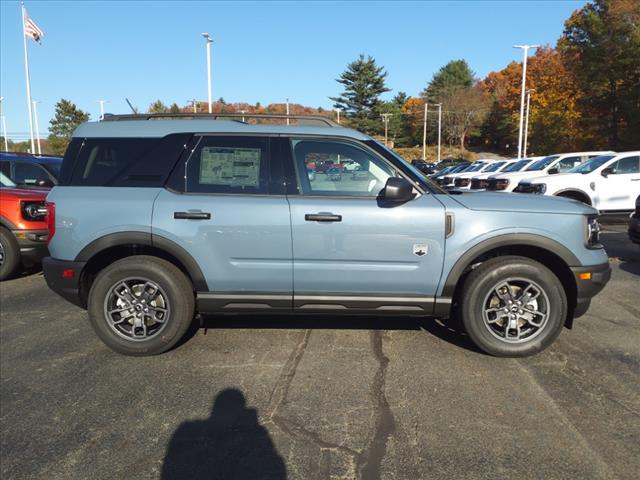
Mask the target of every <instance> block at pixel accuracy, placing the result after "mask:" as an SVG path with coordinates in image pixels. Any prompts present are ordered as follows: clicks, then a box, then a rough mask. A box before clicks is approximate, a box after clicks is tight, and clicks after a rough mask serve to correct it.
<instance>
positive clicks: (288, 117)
mask: <svg viewBox="0 0 640 480" xmlns="http://www.w3.org/2000/svg"><path fill="white" fill-rule="evenodd" d="M287 125H289V99H288V98H287Z"/></svg>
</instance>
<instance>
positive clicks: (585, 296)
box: [571, 262, 611, 318]
mask: <svg viewBox="0 0 640 480" xmlns="http://www.w3.org/2000/svg"><path fill="white" fill-rule="evenodd" d="M571 271H572V272H573V276H574V279H575V281H576V287H577V290H576V293H577V295H576V307H575V310H574V312H573V316H574V317H576V318H577V317H580V316H582V315H584V314H585V313H586V312H587V310H588V309H589V305H590V304H591V299H592V298H593V297H595V296H596V295H597V294H598V293H600V292H601V291H602V289H603V288H604V287H605V285H606V284H607V282H608V281H609V279H610V278H611V266H610V265H609V263H608V262H607V263H602V264H600V265H592V266H588V267H571Z"/></svg>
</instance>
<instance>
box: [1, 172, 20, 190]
mask: <svg viewBox="0 0 640 480" xmlns="http://www.w3.org/2000/svg"><path fill="white" fill-rule="evenodd" d="M15 186H16V184H15V183H13V182H12V181H11V179H10V178H9V177H7V176H6V175H5V174H4V173H2V172H0V187H15Z"/></svg>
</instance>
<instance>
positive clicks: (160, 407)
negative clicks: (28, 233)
mask: <svg viewBox="0 0 640 480" xmlns="http://www.w3.org/2000/svg"><path fill="white" fill-rule="evenodd" d="M624 232H625V227H624V226H623V225H619V226H610V227H607V228H606V230H605V233H604V234H603V238H604V242H605V244H606V246H607V251H608V252H609V255H610V257H611V264H612V267H613V277H612V280H611V282H610V283H609V284H608V286H607V287H606V289H605V290H604V292H602V293H601V294H600V295H599V296H598V297H597V298H596V300H595V301H594V303H593V304H592V307H591V310H590V311H589V313H588V314H587V315H586V316H584V317H582V318H581V319H579V320H577V321H576V325H575V327H574V329H573V330H571V331H569V330H565V331H564V332H563V333H562V335H561V336H560V338H559V339H558V341H557V342H556V343H555V344H554V345H553V346H552V347H550V348H549V349H548V350H547V351H545V352H543V353H542V354H540V355H537V356H535V357H532V358H525V359H518V360H515V359H497V358H492V357H489V356H487V355H484V354H482V353H479V352H478V351H476V350H475V349H474V347H473V346H472V345H471V344H470V342H469V341H468V339H467V338H466V337H465V336H464V335H463V334H461V333H459V332H457V331H456V330H455V329H453V328H451V327H450V326H448V325H446V324H443V323H441V322H438V321H434V320H416V319H411V318H386V319H372V318H349V319H333V318H331V317H281V318H276V317H264V316H263V317H253V318H252V317H244V316H237V317H226V318H210V319H207V321H206V327H207V328H206V329H199V330H195V331H194V332H192V336H191V338H190V339H189V340H188V341H187V342H185V343H184V344H182V345H181V346H179V347H178V348H176V349H174V350H173V351H171V352H169V353H167V354H164V355H161V356H158V357H153V358H130V357H124V356H120V355H117V354H115V353H112V352H111V351H110V350H108V349H107V348H106V347H105V346H103V344H102V343H100V341H99V340H98V339H97V337H96V336H95V335H94V334H93V332H92V330H91V327H90V326H89V323H88V322H87V321H86V314H85V312H84V311H82V310H80V309H78V308H76V307H74V306H72V305H71V304H68V303H66V302H65V301H63V300H62V299H60V298H59V297H57V296H56V295H55V294H54V293H52V292H50V291H49V290H48V289H47V288H46V285H45V282H44V279H43V277H42V275H41V274H40V273H31V274H28V275H25V276H22V277H21V278H18V279H15V280H11V281H8V282H4V283H2V284H1V286H0V302H1V303H0V306H1V314H0V380H1V391H0V395H1V396H0V401H1V405H0V406H1V411H0V462H1V467H0V477H1V478H3V479H14V478H65V479H71V478H92V479H101V478H105V479H106V478H165V479H173V478H226V479H243V478H275V479H280V478H290V479H316V478H317V479H328V478H344V479H351V478H385V479H386V478H389V479H422V478H425V479H427V478H428V479H431V478H433V479H452V478H487V479H494V478H532V479H533V478H536V479H539V478H545V479H553V478H558V479H566V478H629V479H631V478H637V474H638V472H639V471H640V387H639V385H640V303H639V302H638V296H639V295H640V248H639V247H637V246H635V245H633V244H631V243H630V242H629V241H628V239H627V237H626V233H624Z"/></svg>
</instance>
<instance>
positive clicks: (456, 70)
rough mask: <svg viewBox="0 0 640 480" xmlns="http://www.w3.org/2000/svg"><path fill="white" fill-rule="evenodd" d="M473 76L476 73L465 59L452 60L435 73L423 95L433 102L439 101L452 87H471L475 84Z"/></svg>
mask: <svg viewBox="0 0 640 480" xmlns="http://www.w3.org/2000/svg"><path fill="white" fill-rule="evenodd" d="M473 77H474V73H473V72H472V71H471V69H470V68H469V65H468V64H467V62H466V61H465V60H452V61H450V62H449V63H447V64H446V65H445V66H443V67H442V68H440V70H438V71H437V72H436V73H434V74H433V77H432V78H431V81H430V82H429V85H428V86H427V88H425V89H424V90H423V92H422V96H423V97H425V98H427V99H428V101H429V102H431V103H438V102H440V101H441V100H442V98H441V97H442V96H443V95H447V92H446V91H447V90H449V89H451V88H459V87H463V88H471V86H473V84H474V80H473Z"/></svg>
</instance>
